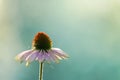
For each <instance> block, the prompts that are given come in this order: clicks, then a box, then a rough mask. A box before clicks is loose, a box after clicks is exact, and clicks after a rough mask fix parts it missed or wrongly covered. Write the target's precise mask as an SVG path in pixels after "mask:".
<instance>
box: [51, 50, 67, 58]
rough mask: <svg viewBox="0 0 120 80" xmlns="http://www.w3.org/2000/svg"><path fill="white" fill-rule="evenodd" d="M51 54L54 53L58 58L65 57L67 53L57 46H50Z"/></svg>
mask: <svg viewBox="0 0 120 80" xmlns="http://www.w3.org/2000/svg"><path fill="white" fill-rule="evenodd" d="M52 51H53V54H55V55H56V56H57V57H58V58H59V59H61V58H62V59H66V58H68V55H67V54H66V53H65V52H64V51H62V50H61V49H59V48H52Z"/></svg>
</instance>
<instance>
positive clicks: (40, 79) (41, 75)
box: [39, 62, 43, 80]
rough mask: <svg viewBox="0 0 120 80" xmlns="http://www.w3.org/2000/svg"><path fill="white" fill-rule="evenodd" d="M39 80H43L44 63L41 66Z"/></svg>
mask: <svg viewBox="0 0 120 80" xmlns="http://www.w3.org/2000/svg"><path fill="white" fill-rule="evenodd" d="M39 80H43V62H41V63H40V64H39Z"/></svg>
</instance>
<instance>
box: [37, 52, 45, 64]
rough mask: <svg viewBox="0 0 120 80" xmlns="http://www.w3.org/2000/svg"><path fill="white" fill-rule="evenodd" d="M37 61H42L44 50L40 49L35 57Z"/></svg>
mask: <svg viewBox="0 0 120 80" xmlns="http://www.w3.org/2000/svg"><path fill="white" fill-rule="evenodd" d="M37 59H38V61H39V62H43V61H44V51H40V52H39V54H38V57H37Z"/></svg>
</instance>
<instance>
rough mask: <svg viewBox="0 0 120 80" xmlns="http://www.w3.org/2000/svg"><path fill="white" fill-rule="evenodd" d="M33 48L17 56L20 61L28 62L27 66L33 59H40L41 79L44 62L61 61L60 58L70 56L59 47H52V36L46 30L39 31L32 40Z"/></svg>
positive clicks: (40, 79)
mask: <svg viewBox="0 0 120 80" xmlns="http://www.w3.org/2000/svg"><path fill="white" fill-rule="evenodd" d="M32 47H33V48H32V49H31V50H26V51H23V52H22V53H20V54H18V55H17V56H16V60H18V61H19V62H23V61H25V62H26V66H28V65H29V63H31V62H32V61H39V63H40V66H41V67H40V72H39V80H42V73H43V63H44V62H48V63H50V62H51V61H53V62H59V60H62V59H66V58H68V55H67V54H66V53H65V52H64V51H62V50H61V49H59V48H52V41H51V39H50V37H49V36H48V35H47V34H46V33H44V32H38V33H37V34H36V35H35V37H34V39H33V42H32Z"/></svg>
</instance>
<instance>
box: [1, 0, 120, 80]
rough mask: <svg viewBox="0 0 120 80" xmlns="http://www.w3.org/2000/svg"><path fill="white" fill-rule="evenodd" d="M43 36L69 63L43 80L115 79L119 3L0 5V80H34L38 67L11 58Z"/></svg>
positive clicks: (19, 0)
mask: <svg viewBox="0 0 120 80" xmlns="http://www.w3.org/2000/svg"><path fill="white" fill-rule="evenodd" d="M39 31H43V32H46V33H47V34H49V36H50V37H51V38H52V40H53V47H58V48H61V49H63V50H64V51H65V52H66V53H68V54H69V56H70V58H69V59H67V60H63V61H60V63H59V64H55V63H52V64H45V67H44V80H120V0H0V80H38V63H37V62H33V63H32V64H31V65H30V66H29V67H25V63H23V64H19V63H18V62H16V61H15V60H14V57H15V56H16V55H17V54H18V53H20V52H22V51H24V50H27V49H31V42H32V39H33V37H34V35H35V34H36V33H37V32H39Z"/></svg>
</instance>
